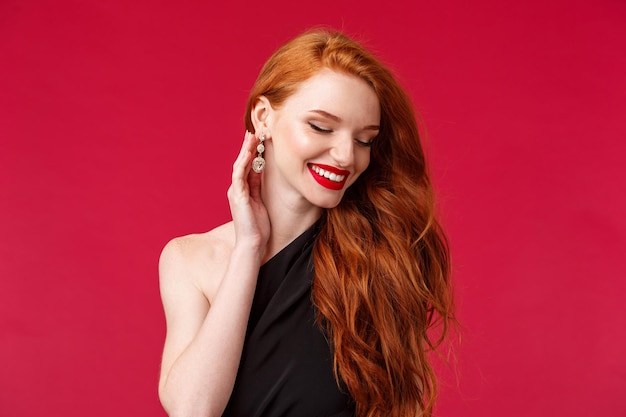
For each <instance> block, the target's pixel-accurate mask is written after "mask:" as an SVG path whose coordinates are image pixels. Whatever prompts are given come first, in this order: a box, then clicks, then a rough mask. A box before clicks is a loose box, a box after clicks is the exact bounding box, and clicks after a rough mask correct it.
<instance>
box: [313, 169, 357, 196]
mask: <svg viewBox="0 0 626 417" xmlns="http://www.w3.org/2000/svg"><path fill="white" fill-rule="evenodd" d="M308 168H309V172H310V173H311V175H312V176H313V178H314V179H315V181H317V183H318V184H319V185H321V186H322V187H324V188H328V189H329V190H335V191H338V190H341V189H342V188H343V186H344V185H345V184H346V180H347V179H348V176H349V175H350V171H346V170H345V169H339V168H335V167H333V166H330V165H323V164H309V165H308ZM327 177H328V178H327Z"/></svg>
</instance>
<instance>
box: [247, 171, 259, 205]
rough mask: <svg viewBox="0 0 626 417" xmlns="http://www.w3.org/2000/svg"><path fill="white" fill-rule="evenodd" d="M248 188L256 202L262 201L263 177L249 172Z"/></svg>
mask: <svg viewBox="0 0 626 417" xmlns="http://www.w3.org/2000/svg"><path fill="white" fill-rule="evenodd" d="M248 187H249V188H250V197H252V199H254V200H260V199H261V176H260V175H259V174H257V173H256V172H254V171H252V170H250V171H248Z"/></svg>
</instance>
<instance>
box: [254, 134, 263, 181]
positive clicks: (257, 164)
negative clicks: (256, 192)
mask: <svg viewBox="0 0 626 417" xmlns="http://www.w3.org/2000/svg"><path fill="white" fill-rule="evenodd" d="M264 141H265V133H261V135H260V136H259V144H258V145H257V146H256V151H257V152H258V155H257V157H256V158H254V160H253V161H252V170H253V171H254V172H256V173H257V174H260V173H261V172H263V169H264V168H265V159H263V151H265V146H264V145H263V142H264Z"/></svg>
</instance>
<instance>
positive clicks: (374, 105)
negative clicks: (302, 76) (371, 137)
mask: <svg viewBox="0 0 626 417" xmlns="http://www.w3.org/2000/svg"><path fill="white" fill-rule="evenodd" d="M282 107H283V108H284V110H285V111H287V112H307V111H311V110H324V111H326V112H328V113H331V114H333V115H335V116H338V117H339V118H341V119H345V120H349V121H354V122H358V123H363V124H366V125H373V124H378V123H379V120H380V104H379V101H378V97H377V96H376V92H375V91H374V89H373V88H372V87H371V86H370V85H369V84H368V83H367V82H365V80H363V79H361V78H358V77H356V76H353V75H349V74H346V73H343V72H338V71H333V70H330V69H326V68H325V69H322V70H321V71H319V72H318V73H316V74H315V75H313V76H312V77H311V78H309V79H307V80H305V81H304V82H302V83H301V84H300V86H299V87H298V89H297V90H296V91H295V92H294V93H293V94H292V95H291V96H290V97H289V98H288V99H287V100H286V101H285V103H284V105H283V106H282Z"/></svg>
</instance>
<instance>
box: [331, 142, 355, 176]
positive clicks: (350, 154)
mask: <svg viewBox="0 0 626 417" xmlns="http://www.w3.org/2000/svg"><path fill="white" fill-rule="evenodd" d="M330 156H331V158H333V159H334V160H335V163H336V164H337V166H339V167H342V168H345V167H349V166H351V165H352V164H353V163H354V140H353V139H352V137H350V136H348V135H342V136H340V137H337V138H335V141H333V146H332V148H331V149H330Z"/></svg>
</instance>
